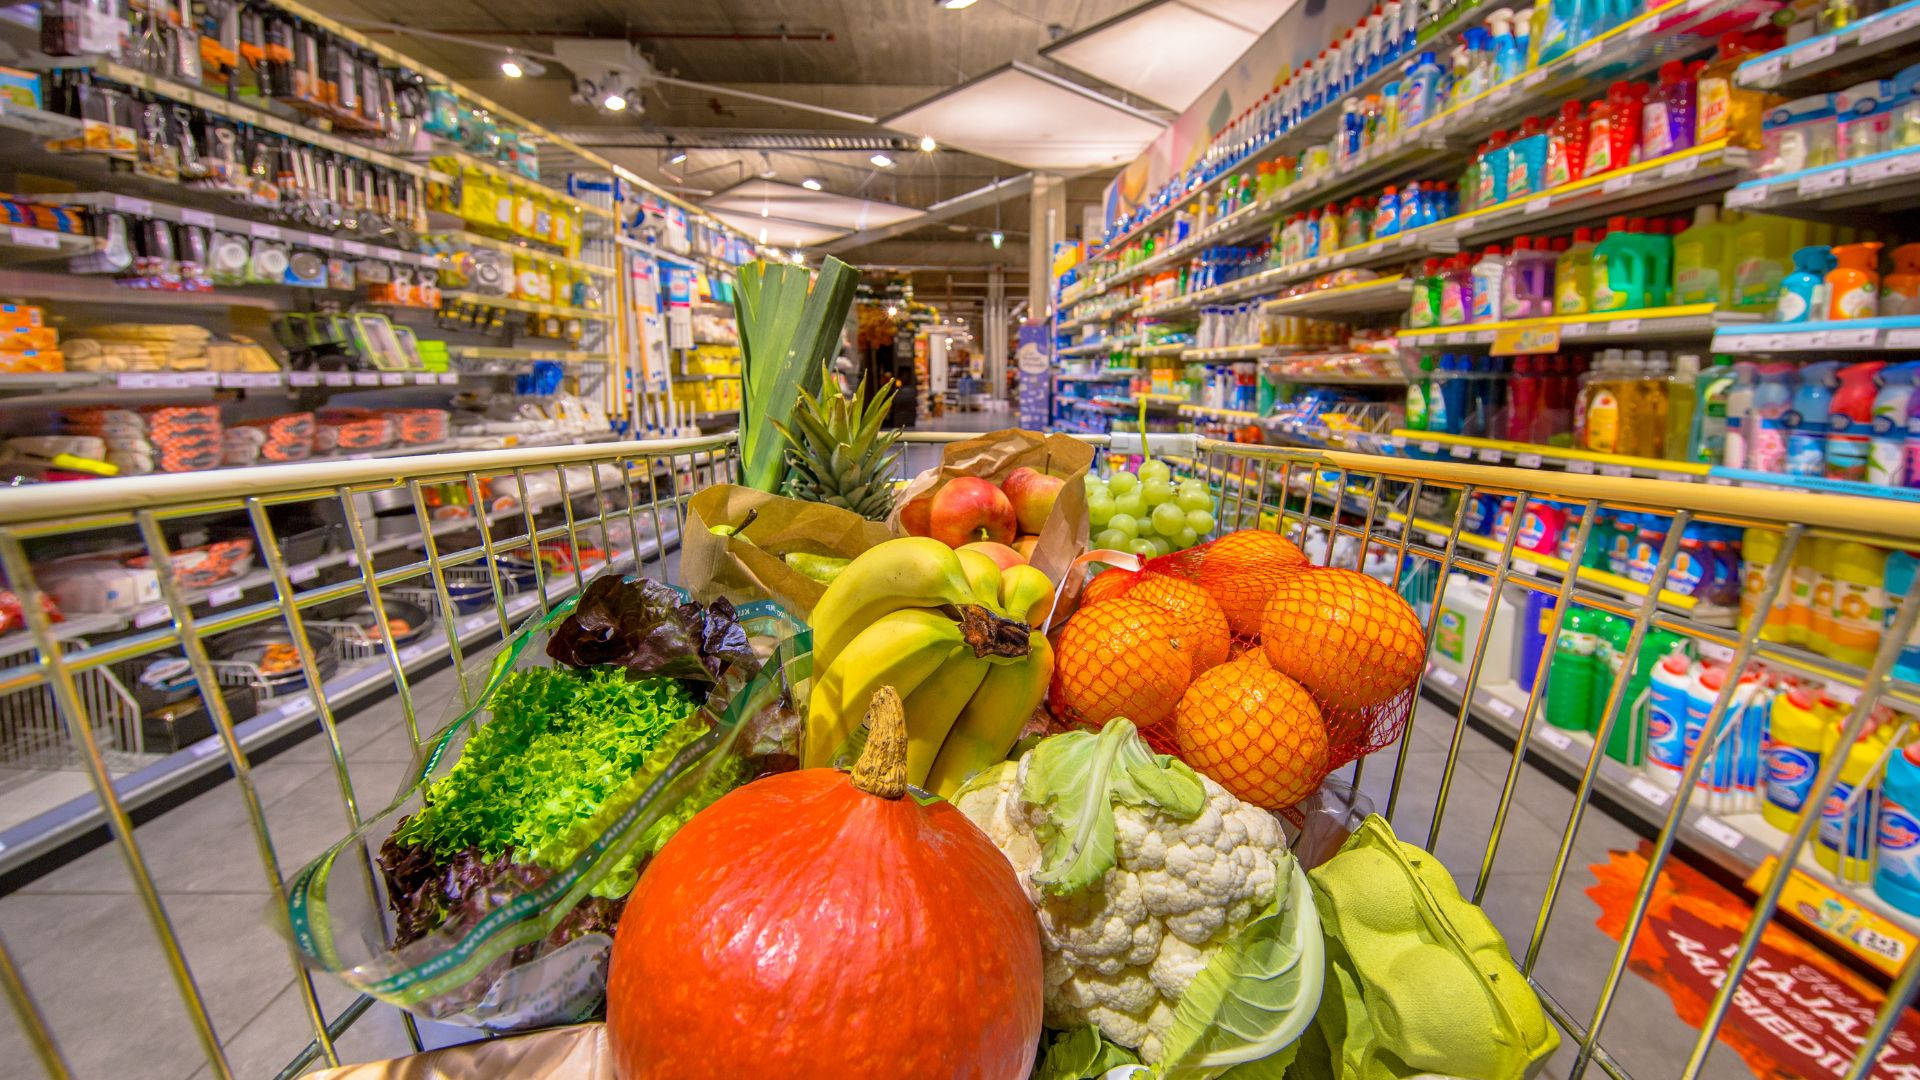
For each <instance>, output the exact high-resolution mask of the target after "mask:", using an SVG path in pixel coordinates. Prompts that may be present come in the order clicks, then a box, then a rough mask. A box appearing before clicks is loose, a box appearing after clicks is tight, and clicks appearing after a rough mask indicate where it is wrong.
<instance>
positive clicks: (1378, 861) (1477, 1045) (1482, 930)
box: [1287, 815, 1560, 1080]
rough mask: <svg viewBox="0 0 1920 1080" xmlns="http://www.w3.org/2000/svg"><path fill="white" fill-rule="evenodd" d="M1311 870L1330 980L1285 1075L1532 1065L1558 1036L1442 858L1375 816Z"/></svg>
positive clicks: (1357, 1079) (1364, 1076)
mask: <svg viewBox="0 0 1920 1080" xmlns="http://www.w3.org/2000/svg"><path fill="white" fill-rule="evenodd" d="M1307 878H1308V881H1309V882H1311V883H1312V886H1313V898H1314V903H1315V905H1316V906H1317V907H1318V908H1319V910H1320V924H1321V928H1322V929H1323V930H1324V931H1325V933H1326V942H1327V983H1326V992H1325V993H1324V994H1322V995H1321V998H1320V1011H1319V1013H1318V1014H1316V1015H1315V1017H1314V1022H1313V1026H1312V1027H1310V1028H1308V1029H1307V1032H1306V1034H1305V1035H1303V1036H1302V1037H1301V1039H1300V1051H1299V1054H1298V1056H1297V1057H1296V1058H1295V1059H1294V1062H1293V1064H1292V1066H1290V1067H1289V1068H1288V1070H1287V1077H1288V1080H1318V1078H1322V1077H1336V1076H1337V1077H1342V1078H1353V1080H1402V1078H1406V1077H1414V1076H1420V1075H1423V1074H1429V1073H1438V1074H1441V1075H1445V1076H1453V1077H1461V1078H1464V1080H1508V1078H1511V1077H1521V1076H1535V1075H1538V1074H1539V1072H1540V1070H1541V1069H1542V1068H1543V1067H1544V1066H1545V1065H1546V1062H1547V1059H1548V1058H1550V1057H1552V1055H1553V1052H1554V1049H1555V1048H1556V1047H1558V1046H1559V1045H1560V1034H1559V1032H1558V1031H1557V1030H1556V1029H1555V1028H1554V1026H1553V1024H1552V1023H1551V1022H1550V1021H1549V1020H1548V1019H1547V1015H1546V1012H1545V1011H1544V1010H1543V1009H1541V1007H1540V1000H1539V998H1537V997H1536V996H1535V995H1534V993H1533V990H1532V988H1531V987H1529V986H1528V985H1527V980H1526V977H1525V976H1524V975H1521V974H1520V970H1519V969H1518V968H1516V967H1515V966H1514V963H1513V958H1512V957H1511V956H1510V955H1509V954H1508V952H1507V945H1506V942H1505V940H1503V939H1502V938H1501V936H1500V932H1499V931H1498V930H1496V929H1495V928H1494V926H1493V923H1492V922H1491V921H1489V920H1488V919H1487V916H1486V914H1485V913H1483V912H1482V911H1481V910H1480V909H1479V908H1477V907H1475V906H1474V905H1472V904H1470V903H1468V902H1467V901H1466V900H1464V899H1462V898H1461V896H1460V892H1459V890H1458V889H1456V888H1454V884H1453V878H1452V877H1451V876H1450V875H1449V874H1448V873H1447V868H1446V867H1445V866H1444V865H1442V864H1441V862H1440V860H1439V859H1437V858H1435V857H1434V856H1433V855H1432V854H1430V853H1429V852H1426V851H1423V850H1421V849H1420V848H1417V847H1414V846H1413V845H1411V844H1403V843H1401V842H1400V841H1398V840H1396V839H1394V835H1393V829H1392V828H1391V827H1389V826H1388V825H1387V823H1386V820H1385V819H1383V818H1381V817H1379V816H1377V815H1375V816H1371V817H1369V818H1367V820H1366V822H1365V823H1364V824H1362V825H1361V827H1360V830H1359V831H1358V832H1356V833H1355V834H1354V835H1353V838H1352V839H1351V840H1349V841H1348V842H1347V844H1346V846H1345V847H1343V848H1341V850H1340V854H1338V855H1336V856H1334V857H1333V858H1332V859H1330V860H1328V861H1327V862H1326V863H1325V864H1323V865H1321V866H1320V867H1318V868H1316V869H1315V870H1313V871H1312V872H1311V873H1310V874H1308V875H1307Z"/></svg>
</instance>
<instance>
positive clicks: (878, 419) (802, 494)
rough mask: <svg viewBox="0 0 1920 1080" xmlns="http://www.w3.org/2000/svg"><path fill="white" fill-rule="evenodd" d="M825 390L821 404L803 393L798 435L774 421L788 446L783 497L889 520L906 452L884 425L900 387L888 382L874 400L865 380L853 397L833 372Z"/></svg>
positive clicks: (796, 426) (798, 410) (797, 415)
mask: <svg viewBox="0 0 1920 1080" xmlns="http://www.w3.org/2000/svg"><path fill="white" fill-rule="evenodd" d="M821 386H822V388H823V389H822V390H821V393H820V396H819V398H817V399H816V398H815V397H814V396H813V395H812V394H809V393H807V392H806V391H805V390H804V389H803V390H801V391H800V404H799V406H798V407H797V408H795V409H794V411H793V428H792V429H790V428H788V427H787V426H786V425H785V424H782V423H781V422H780V421H778V420H775V421H773V426H774V427H776V428H778V429H780V434H781V435H782V436H783V437H785V438H786V440H787V443H788V446H787V467H788V471H787V482H786V485H785V487H784V489H783V494H785V495H787V496H789V497H791V498H795V499H803V500H806V501H808V502H821V503H826V504H827V505H829V506H838V507H841V508H842V509H846V510H851V511H853V512H854V513H856V514H859V515H860V516H861V517H864V518H867V519H869V520H871V521H881V520H884V519H885V518H886V516H887V514H888V512H889V511H891V510H892V509H893V467H894V465H895V464H897V463H898V462H899V460H900V451H899V450H896V449H894V445H893V444H894V440H896V439H898V438H899V433H898V432H895V431H887V432H882V431H881V430H880V425H881V423H882V422H884V421H885V420H886V418H887V410H888V409H889V408H891V407H892V405H893V394H894V386H895V384H894V383H893V382H892V380H888V382H887V385H886V386H885V387H884V388H883V389H881V390H880V392H878V393H876V394H874V395H873V396H872V397H868V395H867V380H866V378H865V377H864V376H863V377H862V378H861V379H860V386H859V387H858V388H857V389H855V390H854V392H853V396H852V397H848V396H847V395H845V394H842V393H841V392H840V384H839V382H838V381H836V380H835V379H834V377H833V373H832V372H831V371H828V372H827V373H826V374H825V377H824V378H823V379H822V380H821ZM794 429H798V430H797V431H796V430H794Z"/></svg>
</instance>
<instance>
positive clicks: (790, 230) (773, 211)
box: [701, 180, 923, 248]
mask: <svg viewBox="0 0 1920 1080" xmlns="http://www.w3.org/2000/svg"><path fill="white" fill-rule="evenodd" d="M701 205H702V206H703V207H704V208H705V209H707V210H711V211H713V212H714V213H715V214H716V215H718V216H719V217H720V218H721V219H722V220H724V221H726V222H728V223H729V224H732V225H735V226H737V227H738V228H740V230H741V231H742V232H745V233H747V234H749V235H752V234H753V233H754V232H755V231H757V230H760V229H765V230H767V236H768V239H767V240H765V241H763V242H764V243H769V244H774V245H777V246H779V247H783V248H810V247H819V246H820V245H821V244H824V243H826V242H827V241H829V240H834V239H838V238H839V237H842V236H845V235H846V234H848V233H850V232H855V231H858V230H862V229H878V228H885V227H887V226H889V225H898V224H901V223H902V222H906V221H911V220H913V219H914V218H918V217H921V216H922V215H923V211H919V210H915V209H913V208H912V207H908V206H896V205H895V204H893V203H889V202H880V201H879V200H876V199H857V198H853V197H851V196H847V195H835V194H833V193H832V192H828V191H813V190H810V189H808V188H806V187H803V186H801V185H799V184H786V183H781V182H779V181H775V180H747V181H744V182H742V183H739V184H735V185H734V186H733V187H730V188H728V189H727V190H725V191H722V192H719V193H717V194H715V195H712V196H709V197H708V198H706V199H704V200H702V202H701Z"/></svg>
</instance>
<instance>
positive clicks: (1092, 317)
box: [1054, 298, 1140, 334]
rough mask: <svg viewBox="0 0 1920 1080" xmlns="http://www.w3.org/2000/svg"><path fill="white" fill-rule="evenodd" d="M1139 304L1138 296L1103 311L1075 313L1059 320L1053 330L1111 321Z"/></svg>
mask: <svg viewBox="0 0 1920 1080" xmlns="http://www.w3.org/2000/svg"><path fill="white" fill-rule="evenodd" d="M1139 306H1140V301H1139V299H1138V298H1135V299H1131V300H1128V301H1126V302H1125V303H1122V304H1116V305H1114V306H1112V307H1110V308H1107V309H1105V310H1103V311H1095V312H1088V313H1085V314H1082V315H1077V316H1075V317H1073V318H1071V319H1066V320H1063V321H1061V322H1060V323H1059V324H1058V325H1056V326H1055V327H1054V332H1055V333H1061V334H1064V333H1067V332H1069V331H1072V330H1078V329H1080V328H1082V327H1086V326H1093V325H1096V324H1098V323H1105V322H1112V321H1113V320H1115V319H1118V318H1120V317H1121V316H1123V315H1125V314H1127V313H1128V312H1130V311H1132V310H1133V309H1134V308H1137V307H1139Z"/></svg>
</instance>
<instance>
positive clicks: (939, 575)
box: [807, 536, 975, 695]
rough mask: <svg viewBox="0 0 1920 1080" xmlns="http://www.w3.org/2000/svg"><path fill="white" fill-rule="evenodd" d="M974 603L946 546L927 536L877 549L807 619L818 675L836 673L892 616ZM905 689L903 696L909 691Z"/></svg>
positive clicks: (835, 584) (855, 564)
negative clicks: (848, 652)
mask: <svg viewBox="0 0 1920 1080" xmlns="http://www.w3.org/2000/svg"><path fill="white" fill-rule="evenodd" d="M974 602H975V601H974V599H973V589H972V586H971V585H969V583H968V581H967V575H966V572H965V571H964V570H962V569H961V568H960V560H959V559H957V558H955V557H954V553H953V549H952V548H950V547H948V546H947V545H945V544H943V543H941V542H940V541H938V540H935V539H932V538H931V537H925V536H906V537H901V538H899V539H896V540H888V541H886V542H885V543H881V544H876V545H874V546H873V547H871V548H868V549H867V550H866V551H865V552H863V553H862V554H861V555H860V556H859V557H858V558H856V559H854V560H853V562H852V563H850V564H848V566H847V568H846V569H845V570H842V571H841V572H840V576H839V577H836V578H834V579H833V584H831V585H828V586H827V591H826V592H825V593H823V594H822V595H821V597H820V602H819V603H817V604H815V605H814V606H813V613H812V614H811V615H809V616H808V617H807V622H808V624H809V625H810V626H812V628H813V670H814V671H815V672H816V673H818V672H824V671H826V670H828V669H829V668H831V667H832V666H833V662H834V661H835V660H836V659H838V658H839V656H840V653H841V651H842V650H844V649H845V648H846V647H847V646H848V645H849V644H850V643H851V642H852V641H853V639H854V638H856V637H858V636H859V635H860V634H861V633H863V632H864V631H866V630H867V629H868V628H869V627H871V626H873V624H874V623H876V622H878V621H879V620H880V618H881V616H883V615H886V614H888V613H890V612H895V611H899V610H902V609H904V608H935V607H940V606H942V605H946V604H971V603H974ZM900 689H901V693H902V694H903V695H904V694H905V693H906V688H905V687H902V688H900Z"/></svg>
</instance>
